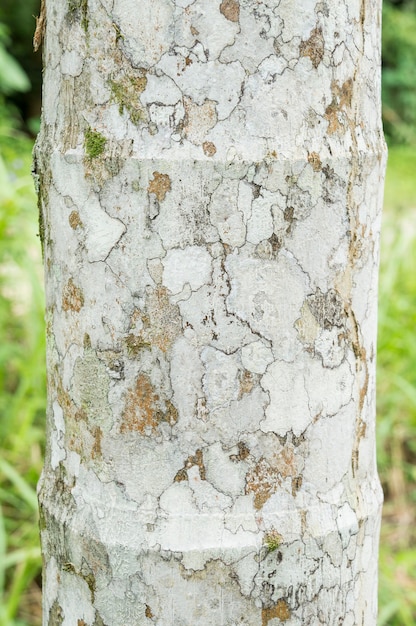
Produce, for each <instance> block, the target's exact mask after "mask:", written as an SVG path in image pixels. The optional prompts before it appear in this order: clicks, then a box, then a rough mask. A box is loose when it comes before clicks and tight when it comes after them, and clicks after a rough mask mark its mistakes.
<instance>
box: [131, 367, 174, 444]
mask: <svg viewBox="0 0 416 626" xmlns="http://www.w3.org/2000/svg"><path fill="white" fill-rule="evenodd" d="M163 404H164V407H163ZM177 421H178V411H177V409H176V407H175V406H174V405H173V404H172V402H171V401H170V400H167V401H166V402H164V403H163V402H162V401H161V400H160V398H159V395H158V394H157V393H156V392H155V390H154V389H153V386H152V383H151V381H150V378H149V377H148V376H147V375H146V374H140V375H139V376H138V377H137V380H136V384H135V386H134V387H133V389H130V391H129V392H128V394H127V399H126V404H125V407H124V412H123V415H122V422H121V427H120V431H121V432H122V433H125V432H129V431H137V432H139V433H141V434H142V435H146V434H154V433H155V432H156V431H157V428H158V425H159V424H160V423H161V422H167V423H168V424H170V425H171V426H173V425H174V424H176V422H177Z"/></svg>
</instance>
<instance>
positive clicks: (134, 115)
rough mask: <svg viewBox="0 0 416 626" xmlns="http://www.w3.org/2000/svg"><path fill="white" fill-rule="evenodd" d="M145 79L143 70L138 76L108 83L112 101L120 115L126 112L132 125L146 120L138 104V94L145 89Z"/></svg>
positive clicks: (143, 111) (144, 113)
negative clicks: (116, 105) (115, 103)
mask: <svg viewBox="0 0 416 626" xmlns="http://www.w3.org/2000/svg"><path fill="white" fill-rule="evenodd" d="M146 85H147V78H146V74H145V72H144V70H142V73H141V74H140V75H139V76H128V77H125V78H122V79H121V80H119V81H115V80H112V81H110V89H111V95H112V97H113V100H114V101H115V102H117V104H118V111H119V113H120V115H122V114H123V113H124V111H125V110H126V111H127V112H128V114H129V116H130V120H131V121H132V122H133V124H136V125H137V124H139V123H140V122H143V121H144V120H145V119H146V112H145V110H144V109H143V107H142V106H141V104H140V99H139V98H140V94H141V93H143V91H144V90H145V89H146Z"/></svg>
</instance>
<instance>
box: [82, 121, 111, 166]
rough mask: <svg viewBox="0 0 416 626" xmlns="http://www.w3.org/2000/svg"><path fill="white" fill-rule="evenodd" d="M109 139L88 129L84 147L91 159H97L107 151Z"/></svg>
mask: <svg viewBox="0 0 416 626" xmlns="http://www.w3.org/2000/svg"><path fill="white" fill-rule="evenodd" d="M106 143H107V139H106V138H105V137H104V136H103V135H102V134H101V133H99V132H97V131H95V130H91V128H88V129H87V130H86V131H85V136H84V147H85V153H86V155H87V157H88V158H89V159H96V158H97V157H99V156H100V155H101V154H102V153H103V152H104V149H105V144H106Z"/></svg>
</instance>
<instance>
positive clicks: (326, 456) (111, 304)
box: [35, 0, 384, 626]
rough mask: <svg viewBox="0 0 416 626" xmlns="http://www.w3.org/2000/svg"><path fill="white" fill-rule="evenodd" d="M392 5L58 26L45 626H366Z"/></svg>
mask: <svg viewBox="0 0 416 626" xmlns="http://www.w3.org/2000/svg"><path fill="white" fill-rule="evenodd" d="M379 5H380V2H379V1H378V0H348V1H347V0H333V1H331V2H326V1H325V0H324V1H321V2H316V1H315V0H273V1H272V0H264V1H260V0H240V1H238V0H223V1H221V0H176V1H173V0H140V1H138V0H100V1H99V0H88V1H87V0H68V1H65V0H47V2H46V11H47V18H46V20H47V31H46V43H45V49H44V58H45V74H44V77H45V87H44V109H43V122H42V130H41V133H40V136H39V139H38V142H37V147H36V151H35V160H36V165H37V171H38V175H39V183H40V208H41V235H42V238H43V241H44V252H45V271H46V283H47V332H48V371H49V405H48V406H49V408H48V449H47V456H46V461H45V469H44V473H43V477H42V480H41V484H40V503H41V533H42V543H43V552H44V557H45V567H44V624H45V626H46V625H47V626H55V625H58V624H59V625H61V624H62V625H64V626H84V625H88V626H146V625H151V624H156V625H158V626H207V625H208V624H210V625H212V626H237V625H246V626H277V625H278V624H281V623H283V622H284V623H287V624H288V625H290V626H292V625H293V626H307V625H310V626H315V625H317V624H324V625H327V626H339V625H340V624H343V626H358V625H361V626H372V625H374V624H375V623H376V579H377V543H378V527H379V517H380V503H381V493H380V487H379V482H378V478H377V474H376V467H375V453H374V366H375V336H376V292H377V266H378V231H379V222H380V207H381V194H382V181H383V174H384V143H383V139H382V136H381V130H380V94H379V92H380V85H379V80H380V67H379V65H380V47H379V37H380V32H379V29H380V24H379V19H380V6H379Z"/></svg>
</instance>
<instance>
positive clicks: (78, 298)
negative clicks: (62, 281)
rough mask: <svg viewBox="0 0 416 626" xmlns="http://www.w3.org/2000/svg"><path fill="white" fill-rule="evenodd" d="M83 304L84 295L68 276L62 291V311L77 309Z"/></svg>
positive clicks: (77, 311) (77, 310)
mask: <svg viewBox="0 0 416 626" xmlns="http://www.w3.org/2000/svg"><path fill="white" fill-rule="evenodd" d="M83 306H84V295H83V293H82V291H81V289H80V288H79V287H77V286H76V285H75V283H74V281H73V280H72V278H70V279H69V280H68V282H67V284H66V285H65V287H64V290H63V292H62V308H63V310H64V311H75V312H76V313H79V311H80V310H81V309H82V307H83Z"/></svg>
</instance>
